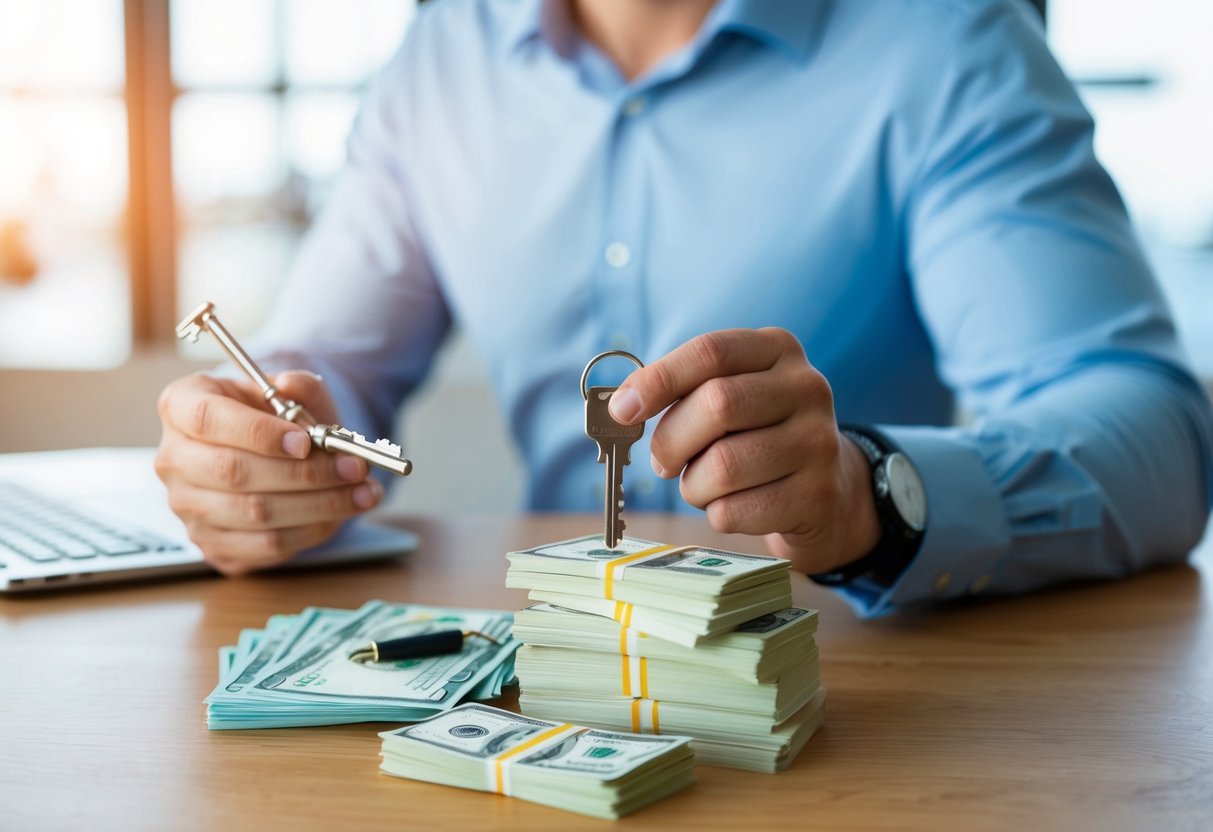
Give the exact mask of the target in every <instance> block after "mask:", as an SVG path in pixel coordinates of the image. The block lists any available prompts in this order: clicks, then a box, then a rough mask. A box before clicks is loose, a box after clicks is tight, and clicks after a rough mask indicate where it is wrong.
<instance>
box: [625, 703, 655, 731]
mask: <svg viewBox="0 0 1213 832" xmlns="http://www.w3.org/2000/svg"><path fill="white" fill-rule="evenodd" d="M646 702H647V703H649V706H650V714H649V715H650V717H651V719H650V721H651V722H652V723H653V731H652V733H654V734H660V733H661V722H660V721H659V720H658V719H657V705H658V700H656V699H633V700H632V733H634V734H643V733H644V731H643V730H642V728H641V725H640V713H641V710H640V709H641V708H643V707H644V703H646Z"/></svg>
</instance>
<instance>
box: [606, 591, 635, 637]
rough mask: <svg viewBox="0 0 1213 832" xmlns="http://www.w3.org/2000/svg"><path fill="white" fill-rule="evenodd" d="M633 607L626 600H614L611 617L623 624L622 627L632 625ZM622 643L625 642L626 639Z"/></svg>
mask: <svg viewBox="0 0 1213 832" xmlns="http://www.w3.org/2000/svg"><path fill="white" fill-rule="evenodd" d="M633 609H634V607H633V606H632V605H631V604H629V603H628V602H627V601H616V602H615V611H614V612H613V613H612V614H611V617H612V618H614V619H615V620H616V621H618V622H619V623H620V624H622V625H623V626H624V628H625V629H626V628H627V627H630V626H631V625H632V610H633ZM621 638H623V639H626V638H627V636H622V637H621ZM624 643H625V644H626V641H625V642H624Z"/></svg>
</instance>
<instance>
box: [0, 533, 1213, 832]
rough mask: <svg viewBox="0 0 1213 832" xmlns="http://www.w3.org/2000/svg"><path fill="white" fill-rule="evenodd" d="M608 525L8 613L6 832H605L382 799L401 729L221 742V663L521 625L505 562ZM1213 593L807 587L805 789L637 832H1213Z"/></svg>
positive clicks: (714, 792)
mask: <svg viewBox="0 0 1213 832" xmlns="http://www.w3.org/2000/svg"><path fill="white" fill-rule="evenodd" d="M628 520H629V525H630V526H631V527H632V528H631V529H630V531H632V532H633V533H635V534H636V535H638V536H641V537H648V538H652V539H656V540H662V541H669V542H679V543H681V542H698V543H712V544H715V545H718V546H722V547H724V548H732V549H740V550H748V551H762V549H761V547H760V545H759V542H758V541H756V540H753V539H750V538H739V537H732V538H726V537H723V536H720V535H716V534H713V533H712V532H711V531H710V529H708V528H707V526H706V525H705V524H704V522H703V521H702V520H701V519H699V518H667V517H662V516H648V517H644V516H639V515H634V516H633V517H630V518H628ZM597 522H598V521H597V519H596V518H593V517H587V516H580V517H578V516H546V517H531V518H506V517H500V518H494V517H487V518H486V517H476V518H455V517H448V518H443V519H435V518H428V519H418V518H403V520H402V523H403V524H404V525H406V526H408V527H410V528H413V529H416V530H417V531H418V532H419V533H420V535H421V538H422V540H423V545H422V548H421V549H420V551H418V552H417V553H416V554H415V555H414V556H412V557H410V558H408V559H407V560H403V561H400V562H395V563H388V564H381V565H375V566H368V567H360V568H353V569H346V570H343V571H326V572H313V573H307V574H304V573H283V574H277V575H263V576H258V577H253V578H248V579H240V580H228V579H218V578H194V579H183V580H176V581H171V582H161V583H147V584H140V585H130V586H125V587H115V588H110V589H100V588H99V589H93V590H88V591H80V592H75V593H71V594H61V595H57V596H51V595H46V596H42V597H26V598H13V599H7V600H3V601H0V667H2V668H3V674H4V677H3V680H2V681H0V706H2V708H0V828H2V829H5V830H14V831H16V830H21V832H24V830H44V829H121V830H141V829H147V830H191V829H198V830H237V829H256V830H261V831H262V832H286V831H287V830H289V831H290V832H297V831H298V830H309V829H333V830H336V829H340V830H351V829H393V830H403V829H429V828H433V829H498V828H501V829H528V830H566V829H580V828H587V829H598V828H604V827H605V826H607V824H606V823H604V822H601V821H596V820H592V819H589V818H582V817H581V816H578V815H572V814H568V813H565V812H560V811H557V810H554V809H549V808H546V807H542V806H535V805H532V804H528V803H524V802H522V801H517V800H509V799H506V798H502V797H497V796H494V795H487V794H479V793H472V792H465V791H460V790H456V789H451V788H445V787H440V786H434V785H429V784H425V783H414V782H409V781H404V780H398V779H395V778H389V777H385V776H382V775H380V774H378V773H377V771H376V768H377V765H378V758H377V752H378V748H379V739H378V738H377V737H376V735H375V732H376V731H378V730H382V729H383V728H384V727H385V726H383V725H352V726H334V727H322V728H295V729H280V730H261V731H227V732H211V731H207V730H206V727H205V725H204V721H203V705H202V699H203V697H204V696H205V695H206V694H207V693H208V692H209V691H210V689H211V688H212V686H213V685H214V684H215V679H216V674H217V650H218V648H219V647H220V645H223V644H229V643H234V640H235V638H236V635H237V633H238V632H239V631H240V629H241V628H243V627H256V626H260V625H261V624H262V623H263V622H264V621H265V619H266V617H267V616H269V615H270V614H271V613H277V612H293V611H298V610H299V609H301V608H302V607H304V606H306V605H309V604H319V605H328V606H338V607H356V606H358V605H359V604H361V603H362V602H363V601H365V600H367V599H370V598H384V599H388V600H394V601H403V602H424V603H429V604H439V605H451V606H469V607H472V606H484V607H496V608H507V609H515V608H518V607H520V606H523V605H525V603H526V599H525V595H524V594H523V593H522V592H519V591H514V590H507V589H504V588H503V580H504V575H505V567H506V562H505V559H504V557H503V554H504V552H506V551H507V550H509V549H511V548H524V547H527V546H532V545H536V544H539V543H544V542H550V541H554V540H558V539H562V538H566V537H572V536H576V535H579V534H583V533H585V531H586V530H589V529H594V528H596V527H597ZM1200 560H1201V561H1204V560H1207V559H1205V558H1201V559H1200ZM1202 569H1204V570H1205V571H1206V572H1207V568H1205V567H1200V568H1192V567H1177V568H1172V569H1166V570H1161V571H1157V572H1153V573H1149V574H1146V575H1143V576H1141V577H1138V578H1135V579H1132V580H1129V581H1123V582H1119V583H1111V584H1102V585H1090V586H1080V587H1075V588H1069V589H1064V590H1058V591H1053V592H1048V593H1043V594H1039V595H1035V596H1032V597H1027V598H1019V599H1011V600H994V601H987V602H982V603H969V604H964V605H958V606H953V607H950V608H946V609H940V610H935V611H932V612H925V613H915V614H910V615H900V616H896V617H890V618H885V619H881V620H878V621H870V622H865V621H860V620H858V619H857V618H855V616H854V615H853V614H852V613H851V612H850V611H849V610H848V609H847V608H846V606H845V605H844V604H843V603H842V602H841V601H840V600H839V599H837V598H835V597H833V596H831V595H830V594H828V593H827V592H826V591H824V590H821V589H819V588H817V587H814V586H811V585H810V584H808V582H807V581H800V580H798V581H796V598H797V600H798V602H800V603H802V604H808V605H811V606H815V607H818V608H820V609H821V626H820V631H819V633H818V643H819V645H820V648H821V664H822V672H823V675H824V678H825V683H826V685H827V686H828V687H829V689H830V699H829V703H828V706H827V717H826V724H825V727H824V728H823V729H822V730H821V731H820V732H819V733H818V734H817V736H816V737H815V738H814V739H813V740H812V741H811V742H810V743H809V745H808V747H807V748H806V750H805V752H804V753H803V754H802V755H801V756H800V758H799V760H798V761H797V762H796V764H795V765H794V766H793V767H792V769H791V770H789V771H787V772H785V773H783V774H779V775H765V774H751V773H747V772H737V771H731V770H727V769H720V768H708V767H701V768H700V769H698V772H699V781H698V783H697V784H696V785H695V786H693V787H692V788H690V789H689V790H687V791H685V792H683V793H681V794H679V795H676V796H674V797H672V798H670V799H668V800H665V801H663V802H661V803H660V804H658V805H656V806H653V807H650V808H648V809H646V810H644V811H641V812H639V813H637V814H636V815H633V816H631V817H630V818H626V819H624V820H623V821H622V822H621V825H624V826H625V827H627V828H631V829H660V830H665V832H668V830H672V829H688V830H708V829H720V830H730V832H732V831H733V830H747V831H748V830H755V829H769V830H774V831H778V830H785V829H848V830H850V829H853V830H882V829H908V828H915V829H931V830H939V829H964V830H970V829H994V828H1005V829H1015V830H1017V831H1018V832H1025V830H1027V832H1038V830H1041V829H1066V830H1070V829H1101V830H1108V829H1168V830H1170V829H1204V830H1208V829H1211V828H1213V623H1211V618H1210V602H1209V598H1208V591H1207V588H1206V587H1205V586H1204V585H1203V584H1202ZM508 704H510V703H509V701H508V700H507V705H508Z"/></svg>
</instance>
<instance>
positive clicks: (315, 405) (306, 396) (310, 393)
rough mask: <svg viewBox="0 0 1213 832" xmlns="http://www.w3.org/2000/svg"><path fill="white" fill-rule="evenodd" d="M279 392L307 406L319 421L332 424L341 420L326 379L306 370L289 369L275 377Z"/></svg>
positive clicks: (286, 397)
mask: <svg viewBox="0 0 1213 832" xmlns="http://www.w3.org/2000/svg"><path fill="white" fill-rule="evenodd" d="M274 385H275V386H276V387H277V388H278V394H279V395H280V396H282V397H283V398H285V399H292V400H294V401H296V402H299V403H300V404H302V405H303V406H304V407H306V408H307V411H308V413H310V414H312V417H313V418H315V419H316V420H318V421H319V422H321V423H323V424H326V425H331V424H333V423H334V422H339V421H340V420H339V419H338V418H337V405H336V404H334V402H333V397H332V395H331V394H330V393H329V389H328V386H327V385H325V383H324V379H323V378H321V377H320V376H318V375H316V374H315V373H311V372H308V371H306V370H288V371H287V372H284V373H279V374H278V375H277V376H275V378H274Z"/></svg>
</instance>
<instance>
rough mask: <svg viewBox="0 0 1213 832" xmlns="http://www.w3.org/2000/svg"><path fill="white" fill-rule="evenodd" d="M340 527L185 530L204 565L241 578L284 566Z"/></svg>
mask: <svg viewBox="0 0 1213 832" xmlns="http://www.w3.org/2000/svg"><path fill="white" fill-rule="evenodd" d="M340 525H341V524H340V522H326V523H311V524H308V525H306V526H295V527H292V528H287V529H266V530H262V531H246V530H237V529H221V528H217V527H214V526H199V527H197V528H194V527H188V526H187V527H188V528H189V531H190V538H191V539H192V540H193V541H194V543H195V544H196V545H197V546H198V548H200V549H201V550H202V553H203V555H204V556H205V557H206V561H207V563H209V564H211V565H212V566H213V567H215V568H216V569H218V570H219V571H220V572H222V573H223V574H225V575H244V574H247V573H249V572H253V571H256V570H258V569H268V568H270V567H272V566H279V565H281V564H283V563H286V562H287V561H288V560H290V559H291V557H292V556H294V555H295V554H296V553H297V552H300V551H302V550H303V549H307V548H310V547H312V546H318V545H319V544H321V543H323V542H324V541H325V540H327V539H328V538H330V537H332V536H333V534H334V533H335V532H336V531H337V529H338V528H339V527H340Z"/></svg>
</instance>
